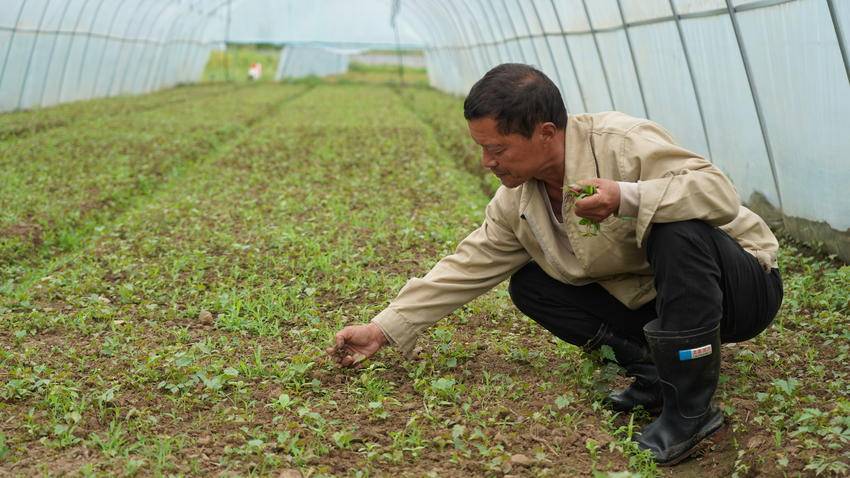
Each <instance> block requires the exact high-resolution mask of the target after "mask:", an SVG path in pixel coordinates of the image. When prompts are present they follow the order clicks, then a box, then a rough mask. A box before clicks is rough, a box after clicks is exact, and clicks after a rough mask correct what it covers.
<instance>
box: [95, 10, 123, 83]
mask: <svg viewBox="0 0 850 478" xmlns="http://www.w3.org/2000/svg"><path fill="white" fill-rule="evenodd" d="M125 3H127V0H121V3H119V4H118V6H117V7H115V14H114V15H112V20H110V21H109V27H108V28H107V29H106V37H107V40H106V44H105V45H104V46H103V51H102V52H101V53H100V60H99V61H98V62H97V69H96V70H95V75H94V81H93V82H92V89H91V93H90V94H89V98H94V97H95V95H96V94H97V84H98V83H100V82H99V81H98V80H99V79H100V69H101V68H103V59H104V58H105V57H106V51H107V50H108V49H109V42H110V40H111V37H112V27H114V26H115V20H117V19H118V13H119V12H121V8H122V7H123V6H124V4H125Z"/></svg>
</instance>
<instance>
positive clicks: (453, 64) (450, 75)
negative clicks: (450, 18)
mask: <svg viewBox="0 0 850 478" xmlns="http://www.w3.org/2000/svg"><path fill="white" fill-rule="evenodd" d="M406 5H408V6H409V7H411V9H412V10H419V13H418V14H417V15H416V18H418V19H420V20H421V21H422V22H426V23H429V24H431V25H432V27H433V31H435V32H436V34H435V35H434V48H433V49H434V51H436V52H438V57H439V58H440V67H441V68H442V69H443V71H444V74H443V75H442V80H443V82H457V81H458V79H459V78H460V77H461V75H460V72H459V71H446V70H447V69H448V68H451V69H452V70H456V69H457V67H458V61H457V60H455V59H454V58H453V57H452V55H454V54H455V53H454V52H453V51H452V47H451V45H450V44H449V43H447V40H449V39H450V35H449V34H448V33H447V32H446V31H445V28H446V27H445V26H444V25H443V24H441V23H440V22H438V21H436V19H435V18H434V17H433V16H432V15H429V14H428V12H427V10H425V7H423V6H422V5H420V4H419V3H416V2H409V3H406ZM440 40H442V41H443V45H442V46H441V45H440ZM446 89H449V90H459V89H460V88H454V87H451V86H447V87H446Z"/></svg>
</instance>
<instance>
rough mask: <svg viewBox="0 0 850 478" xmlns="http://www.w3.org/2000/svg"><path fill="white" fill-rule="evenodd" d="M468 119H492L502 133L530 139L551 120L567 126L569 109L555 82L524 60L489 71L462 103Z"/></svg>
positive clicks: (473, 86) (557, 124)
mask: <svg viewBox="0 0 850 478" xmlns="http://www.w3.org/2000/svg"><path fill="white" fill-rule="evenodd" d="M463 116H464V118H466V120H467V121H469V120H474V119H480V118H493V119H495V120H496V123H497V127H498V129H499V132H500V133H501V134H505V135H507V134H512V133H517V134H521V135H522V136H524V137H526V138H531V135H532V133H534V128H535V127H536V126H537V125H538V124H540V123H546V122H549V121H551V122H552V123H554V124H555V126H557V127H558V129H564V127H566V125H567V108H566V107H565V106H564V99H563V98H562V97H561V92H560V91H559V90H558V87H557V86H555V83H552V80H550V79H549V77H547V76H546V75H545V74H544V73H543V72H542V71H540V70H538V69H536V68H534V67H532V66H529V65H523V64H522V63H503V64H501V65H499V66H496V67H494V68H493V69H491V70H490V71H488V72H487V73H486V74H485V75H484V77H482V78H481V79H480V80H478V81H477V82H476V83H475V84H474V85H472V89H470V90H469V95H467V97H466V100H464V102H463Z"/></svg>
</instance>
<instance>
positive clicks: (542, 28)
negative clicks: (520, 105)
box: [529, 1, 570, 114]
mask: <svg viewBox="0 0 850 478" xmlns="http://www.w3.org/2000/svg"><path fill="white" fill-rule="evenodd" d="M531 8H533V9H534V17H535V18H537V24H538V25H539V26H540V34H541V35H543V40H544V41H545V42H546V49H547V50H549V58H551V59H552V67H553V68H555V74H556V75H558V84H560V85H561V89H562V90H564V88H565V84H564V78H563V76H562V75H561V67H559V66H558V63H559V62H558V61H557V60H555V52H554V51H553V50H552V43H551V41H550V40H549V35H547V34H546V27H545V26H543V19H541V18H540V11H539V10H538V9H537V5H536V4H535V3H534V2H533V1H532V2H531ZM529 32H531V29H529ZM564 91H565V90H564ZM561 96H562V99H563V100H564V108H566V110H567V114H569V112H570V107H569V105H567V96H566V95H561Z"/></svg>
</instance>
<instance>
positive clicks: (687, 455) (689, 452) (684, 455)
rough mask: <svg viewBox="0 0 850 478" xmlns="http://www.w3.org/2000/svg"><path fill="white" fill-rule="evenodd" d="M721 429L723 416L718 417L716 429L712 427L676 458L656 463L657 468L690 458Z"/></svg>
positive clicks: (673, 464) (676, 463)
mask: <svg viewBox="0 0 850 478" xmlns="http://www.w3.org/2000/svg"><path fill="white" fill-rule="evenodd" d="M721 428H723V415H720V423H719V424H718V425H717V426H716V427H714V428H713V429H712V430H710V431H709V432H708V433H706V434H705V435H703V436H702V438H700V439H699V440H697V441H696V443H694V446H692V447H690V448H688V449H687V450H685V451H684V452H682V454H681V455H679V456H677V457H676V458H673V459H672V460H668V461H665V462H663V463H662V462H659V461H656V464H657V465H658V466H661V467H665V468H666V467H668V466H675V465H678V464H679V463H681V462H683V461H685V460H686V459H688V458H690V457H691V455H693V454H694V452H695V451H697V449H698V448H699V447H700V446H701V445H702V444H703V442H704V441H705V439H706V438H709V437H711V436H712V435H714V434H715V433H717V432H718V431H720V429H721Z"/></svg>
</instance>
